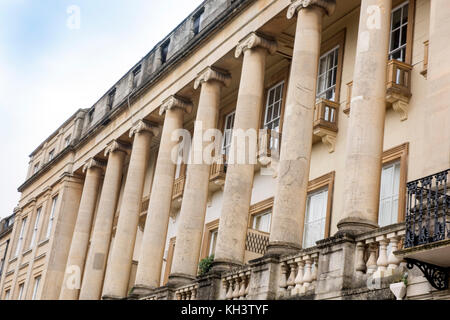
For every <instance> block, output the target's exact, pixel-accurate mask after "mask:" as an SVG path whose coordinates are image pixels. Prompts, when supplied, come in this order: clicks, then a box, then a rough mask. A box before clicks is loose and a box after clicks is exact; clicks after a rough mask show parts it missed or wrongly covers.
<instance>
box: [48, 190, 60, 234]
mask: <svg viewBox="0 0 450 320" xmlns="http://www.w3.org/2000/svg"><path fill="white" fill-rule="evenodd" d="M57 202H58V195H56V196H54V197H53V198H52V208H51V211H50V217H49V219H48V225H47V234H46V239H50V234H51V232H52V227H53V220H54V219H55V211H56V204H57Z"/></svg>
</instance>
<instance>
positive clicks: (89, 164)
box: [83, 158, 105, 173]
mask: <svg viewBox="0 0 450 320" xmlns="http://www.w3.org/2000/svg"><path fill="white" fill-rule="evenodd" d="M92 168H99V169H101V170H103V169H105V162H103V161H100V160H97V159H94V158H90V159H89V160H88V161H86V164H85V165H84V167H83V173H84V172H86V171H87V170H89V169H92Z"/></svg>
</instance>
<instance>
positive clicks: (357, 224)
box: [336, 217, 379, 236]
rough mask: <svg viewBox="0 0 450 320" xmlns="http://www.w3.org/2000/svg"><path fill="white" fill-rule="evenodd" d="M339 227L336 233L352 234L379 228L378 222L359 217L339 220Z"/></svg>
mask: <svg viewBox="0 0 450 320" xmlns="http://www.w3.org/2000/svg"><path fill="white" fill-rule="evenodd" d="M337 227H338V232H337V233H336V234H340V233H345V234H349V235H352V236H356V235H358V234H361V233H364V232H368V231H371V230H374V229H377V228H379V226H378V224H377V223H375V222H372V221H370V220H367V219H361V218H357V217H349V218H344V219H342V220H341V221H339V222H338V224H337Z"/></svg>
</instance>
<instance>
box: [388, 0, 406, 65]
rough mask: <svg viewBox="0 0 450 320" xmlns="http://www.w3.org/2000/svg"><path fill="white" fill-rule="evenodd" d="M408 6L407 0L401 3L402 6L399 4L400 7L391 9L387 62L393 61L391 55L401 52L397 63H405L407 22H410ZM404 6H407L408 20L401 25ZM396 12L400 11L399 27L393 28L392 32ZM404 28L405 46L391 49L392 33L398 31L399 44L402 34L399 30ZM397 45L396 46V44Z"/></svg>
mask: <svg viewBox="0 0 450 320" xmlns="http://www.w3.org/2000/svg"><path fill="white" fill-rule="evenodd" d="M409 5H410V3H409V0H408V1H405V2H403V3H402V4H400V5H398V6H397V7H395V8H393V9H392V10H391V26H390V29H389V60H392V59H393V57H392V56H393V55H394V54H395V53H397V52H398V51H400V52H401V58H400V60H399V61H402V62H405V60H406V47H407V45H408V27H409V21H410V16H409ZM405 6H408V9H407V11H406V12H407V14H408V19H407V20H406V23H403V10H404V7H405ZM398 10H401V18H400V26H399V27H397V28H395V30H392V28H393V23H394V14H395V13H396V12H397V11H398ZM405 26H406V35H405V36H406V40H405V44H404V45H400V46H399V47H397V48H395V49H392V35H393V33H394V32H395V31H397V30H400V40H399V41H400V43H401V42H402V32H401V29H402V28H403V27H405ZM396 45H397V44H396Z"/></svg>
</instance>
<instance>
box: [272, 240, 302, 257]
mask: <svg viewBox="0 0 450 320" xmlns="http://www.w3.org/2000/svg"><path fill="white" fill-rule="evenodd" d="M301 249H302V247H301V246H299V245H298V244H294V243H288V242H270V243H269V245H268V246H267V252H266V254H265V255H264V257H268V258H269V257H280V256H287V255H292V254H296V253H298V252H299V251H300V250H301Z"/></svg>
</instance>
